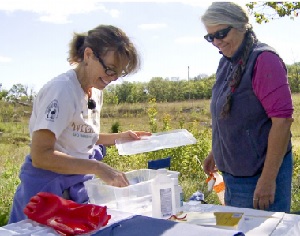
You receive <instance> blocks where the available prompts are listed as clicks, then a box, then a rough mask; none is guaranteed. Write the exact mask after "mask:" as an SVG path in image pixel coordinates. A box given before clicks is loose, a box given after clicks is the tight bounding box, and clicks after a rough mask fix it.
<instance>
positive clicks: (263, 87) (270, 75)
mask: <svg viewBox="0 0 300 236" xmlns="http://www.w3.org/2000/svg"><path fill="white" fill-rule="evenodd" d="M252 86H253V90H254V93H255V95H256V96H257V98H258V99H259V100H260V102H261V104H262V106H263V107H264V109H265V111H266V113H267V115H268V117H278V118H291V117H292V115H293V111H294V109H293V103H292V96H291V91H290V88H289V84H288V79H287V73H286V70H285V65H284V64H283V62H282V60H280V58H279V57H278V56H277V55H276V54H274V53H271V52H267V51H266V52H263V53H261V54H260V55H259V56H258V57H257V60H256V64H255V67H254V71H253V79H252ZM279 95H280V96H279Z"/></svg>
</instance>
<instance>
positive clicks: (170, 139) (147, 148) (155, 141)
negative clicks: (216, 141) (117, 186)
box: [116, 129, 197, 155]
mask: <svg viewBox="0 0 300 236" xmlns="http://www.w3.org/2000/svg"><path fill="white" fill-rule="evenodd" d="M196 142H197V140H196V139H195V138H194V136H193V135H192V134H191V133H190V132H188V131H187V130H186V129H176V130H171V131H166V132H160V133H154V134H152V135H151V136H144V137H142V139H140V140H128V139H124V138H121V139H117V140H116V147H117V149H118V152H119V155H133V154H138V153H144V152H151V151H157V150H160V149H164V148H174V147H180V146H185V145H190V144H195V143H196Z"/></svg>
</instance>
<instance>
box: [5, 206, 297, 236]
mask: <svg viewBox="0 0 300 236" xmlns="http://www.w3.org/2000/svg"><path fill="white" fill-rule="evenodd" d="M183 210H184V211H186V212H188V211H190V212H200V213H208V212H244V217H245V218H244V221H243V222H242V224H241V227H240V228H239V229H237V230H228V229H220V228H215V227H206V226H199V225H195V224H189V223H179V224H176V225H175V226H174V227H172V228H170V229H168V230H167V231H165V232H164V233H163V236H177V235H178V236H182V235H185V236H194V235H195V236H197V235H200V234H201V236H206V235H207V236H210V235H222V236H227V235H228V236H229V235H234V234H235V233H236V232H238V231H241V232H243V233H244V234H245V235H246V236H254V235H255V236H257V235H259V236H267V235H268V236H269V235H271V236H299V235H300V215H293V214H286V213H281V212H266V211H260V210H253V209H248V208H236V207H227V206H219V205H211V204H198V203H197V204H192V203H190V204H185V205H184V207H183ZM108 214H111V215H112V218H111V220H110V221H109V224H108V225H107V226H106V227H109V226H110V225H111V224H113V223H116V222H119V221H121V220H123V219H128V218H131V217H133V216H134V214H133V213H127V212H121V211H117V210H109V209H108ZM143 215H146V216H149V215H151V213H149V212H145V213H144V214H143ZM12 235H26V236H45V235H47V236H50V235H51V236H55V235H58V234H56V233H55V231H54V230H53V229H51V228H48V227H45V226H42V225H39V224H37V223H36V222H34V221H31V220H24V221H20V222H18V223H14V224H9V225H6V226H4V227H0V236H12ZM155 236H157V235H155Z"/></svg>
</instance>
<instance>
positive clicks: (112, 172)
mask: <svg viewBox="0 0 300 236" xmlns="http://www.w3.org/2000/svg"><path fill="white" fill-rule="evenodd" d="M98 164H99V166H100V168H99V170H98V171H97V173H96V175H97V176H98V177H99V178H100V179H102V180H103V181H104V182H105V183H106V184H108V185H112V186H115V187H126V186H128V185H129V181H128V179H127V178H126V175H125V173H123V172H120V171H118V170H116V169H114V168H112V167H111V166H109V165H107V164H106V163H104V162H99V163H98Z"/></svg>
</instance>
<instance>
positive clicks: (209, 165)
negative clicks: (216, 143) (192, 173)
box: [203, 151, 218, 175]
mask: <svg viewBox="0 0 300 236" xmlns="http://www.w3.org/2000/svg"><path fill="white" fill-rule="evenodd" d="M203 169H204V172H205V173H206V174H207V175H210V174H211V173H214V172H216V171H217V170H218V169H217V167H216V163H215V160H214V156H213V154H212V151H211V152H210V153H209V154H208V155H207V157H206V158H205V159H204V162H203Z"/></svg>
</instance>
